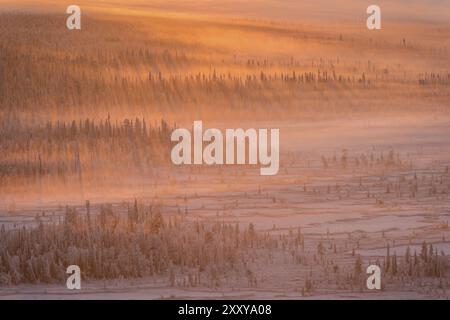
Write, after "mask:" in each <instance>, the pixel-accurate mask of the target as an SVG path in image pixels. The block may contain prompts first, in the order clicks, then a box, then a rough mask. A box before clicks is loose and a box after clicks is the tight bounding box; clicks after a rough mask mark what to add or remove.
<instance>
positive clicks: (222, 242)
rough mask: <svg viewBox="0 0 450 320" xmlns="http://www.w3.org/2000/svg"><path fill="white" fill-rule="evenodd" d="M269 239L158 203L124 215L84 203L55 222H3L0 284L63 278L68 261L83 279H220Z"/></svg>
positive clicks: (138, 206) (131, 207) (108, 207)
mask: <svg viewBox="0 0 450 320" xmlns="http://www.w3.org/2000/svg"><path fill="white" fill-rule="evenodd" d="M81 211H83V212H81ZM39 219H42V220H40V221H39ZM44 220H45V221H47V222H45V221H44ZM268 242H270V240H265V238H262V237H261V236H259V235H258V234H257V233H256V232H255V231H254V229H253V227H252V226H249V228H246V229H245V230H240V229H239V226H238V225H232V224H228V223H221V222H211V223H205V222H188V221H186V220H184V219H183V217H182V215H178V216H175V217H171V218H163V216H162V215H161V211H160V207H159V206H158V205H143V204H140V203H138V202H135V203H134V204H128V209H127V211H126V212H125V213H120V212H117V211H115V210H114V209H113V208H112V206H111V205H102V206H101V207H100V208H99V209H98V212H95V213H94V212H93V210H92V209H91V207H90V204H89V202H87V203H86V208H85V210H80V211H77V210H76V209H74V208H71V207H67V208H66V210H65V215H64V218H63V219H59V221H57V220H52V221H51V222H48V219H46V217H45V216H43V215H41V216H39V217H38V226H37V227H36V228H17V229H9V230H8V229H5V227H4V226H2V227H1V230H0V284H2V285H9V284H19V283H52V282H61V281H63V280H64V279H66V277H67V275H66V274H65V270H66V268H67V267H68V266H69V265H73V264H75V265H78V266H79V267H80V268H81V273H82V276H83V277H84V278H85V279H118V278H126V279H129V278H138V277H147V276H154V275H163V276H167V279H168V281H170V282H171V283H172V284H174V282H175V276H176V275H178V274H184V273H186V274H189V275H190V277H191V281H194V279H195V281H194V282H195V283H194V282H193V283H191V285H198V284H200V283H201V282H202V281H204V283H203V284H205V282H206V284H207V285H209V284H211V283H212V284H218V283H220V280H221V277H222V276H223V275H224V274H227V273H232V272H237V273H239V272H244V271H247V270H248V269H247V268H246V267H245V260H246V255H245V252H246V251H247V250H249V249H250V248H257V247H259V246H264V243H268Z"/></svg>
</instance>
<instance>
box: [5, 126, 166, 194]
mask: <svg viewBox="0 0 450 320" xmlns="http://www.w3.org/2000/svg"><path fill="white" fill-rule="evenodd" d="M170 132H171V128H170V127H169V125H168V124H167V123H166V122H165V121H161V123H160V124H158V125H155V126H151V125H149V124H147V123H146V121H145V119H135V120H130V119H125V120H124V121H123V122H115V123H112V122H111V120H110V119H109V118H107V119H106V120H103V121H98V122H95V121H93V120H90V119H86V120H84V121H79V122H75V121H73V122H71V123H65V122H47V124H46V125H44V126H36V127H33V126H28V125H24V124H21V122H20V121H17V122H11V121H6V120H5V121H3V122H2V123H1V126H0V148H1V150H2V158H1V160H0V177H1V179H0V187H8V186H11V185H15V184H17V185H26V184H29V183H33V182H36V183H40V182H42V181H43V179H53V181H55V180H56V181H57V182H60V183H63V184H64V183H68V182H69V181H70V178H74V179H75V180H82V179H83V176H84V175H88V174H92V175H94V176H95V177H101V175H102V173H105V174H107V175H110V174H112V173H114V172H121V173H122V174H124V173H127V172H128V173H130V172H139V173H142V172H143V171H144V170H145V169H146V168H151V167H152V166H156V165H161V164H167V163H168V161H169V159H168V157H169V155H170V147H171V142H170V139H169V138H170ZM78 182H80V183H82V181H78Z"/></svg>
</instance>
